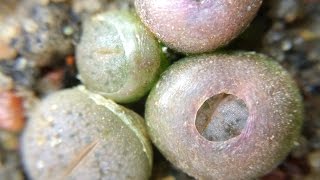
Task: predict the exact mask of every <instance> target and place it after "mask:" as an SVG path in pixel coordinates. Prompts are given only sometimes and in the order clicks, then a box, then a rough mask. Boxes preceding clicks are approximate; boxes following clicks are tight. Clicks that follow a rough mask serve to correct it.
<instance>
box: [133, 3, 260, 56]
mask: <svg viewBox="0 0 320 180" xmlns="http://www.w3.org/2000/svg"><path fill="white" fill-rule="evenodd" d="M261 3H262V0H241V1H239V0H228V1H226V0H175V1H172V0H161V1H159V0H136V1H135V7H136V10H137V13H138V14H139V16H140V18H141V19H142V21H143V22H144V23H145V24H146V26H147V27H149V28H150V30H151V31H152V32H153V33H154V34H155V35H156V36H157V38H159V39H160V40H161V41H163V42H164V43H165V44H166V45H168V46H169V47H171V48H173V49H175V50H177V51H180V52H185V53H202V52H208V51H212V50H214V49H216V48H218V47H221V46H223V45H226V44H227V43H228V42H230V41H231V40H232V39H234V38H235V37H236V36H238V35H239V34H240V33H241V32H242V31H243V30H244V29H245V28H246V27H247V26H248V25H249V23H250V22H251V20H252V19H253V18H254V16H255V14H256V13H257V11H258V9H259V7H260V5H261Z"/></svg>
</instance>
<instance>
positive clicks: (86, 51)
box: [76, 11, 166, 103]
mask: <svg viewBox="0 0 320 180" xmlns="http://www.w3.org/2000/svg"><path fill="white" fill-rule="evenodd" d="M76 56H77V67H78V70H79V73H80V79H81V81H82V82H83V83H84V85H85V86H86V87H87V88H88V89H90V90H91V91H94V92H97V93H99V94H102V95H103V96H105V97H108V98H110V99H112V100H114V101H116V102H121V103H127V102H132V101H136V100H138V99H139V98H141V97H142V96H143V95H145V94H146V93H147V92H148V91H149V90H150V88H151V87H152V85H153V84H154V82H155V81H156V80H157V79H158V78H159V74H160V73H161V72H162V69H163V67H164V66H166V65H165V64H166V62H165V60H164V59H163V58H162V54H161V48H160V46H159V44H158V42H157V40H156V39H155V38H154V37H153V35H152V33H151V32H149V31H148V30H147V29H146V28H145V27H144V26H143V24H142V23H141V22H140V21H139V20H138V18H137V17H136V16H135V15H134V14H132V13H129V12H128V11H111V12H105V13H101V14H97V15H95V16H93V17H90V18H89V19H87V20H86V21H85V22H84V24H83V34H82V37H81V42H80V44H78V46H77V51H76Z"/></svg>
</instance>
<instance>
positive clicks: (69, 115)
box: [21, 87, 152, 180]
mask: <svg viewBox="0 0 320 180" xmlns="http://www.w3.org/2000/svg"><path fill="white" fill-rule="evenodd" d="M21 142H22V146H21V152H22V157H23V164H24V167H25V169H26V172H27V175H28V177H29V178H31V179H84V180H86V179H88V180H89V179H90V180H91V179H137V180H141V179H148V177H149V176H150V174H151V168H152V147H151V144H150V142H149V140H148V139H147V135H146V132H145V127H144V122H143V119H142V118H141V117H140V116H139V115H137V114H136V113H134V112H133V111H131V110H128V109H126V108H124V107H122V106H120V105H117V104H115V103H114V102H113V101H111V100H108V99H105V98H103V97H102V96H100V95H97V94H94V93H91V92H89V91H87V90H86V89H85V88H84V87H77V88H74V89H67V90H63V91H60V92H56V93H54V94H51V95H49V96H48V97H46V98H45V99H43V100H42V102H41V103H40V104H39V105H38V106H37V108H36V109H35V111H34V112H33V114H32V115H31V117H30V119H29V121H28V124H27V127H26V129H25V131H24V133H23V136H22V141H21Z"/></svg>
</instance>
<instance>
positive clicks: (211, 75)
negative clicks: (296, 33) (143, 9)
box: [145, 53, 302, 180]
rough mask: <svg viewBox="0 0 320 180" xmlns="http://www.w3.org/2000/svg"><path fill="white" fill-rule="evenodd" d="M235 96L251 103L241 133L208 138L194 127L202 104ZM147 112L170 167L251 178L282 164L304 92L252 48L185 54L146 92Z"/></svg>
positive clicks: (196, 173)
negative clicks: (301, 95) (217, 97)
mask: <svg viewBox="0 0 320 180" xmlns="http://www.w3.org/2000/svg"><path fill="white" fill-rule="evenodd" d="M221 93H225V94H232V95H234V96H236V97H238V98H240V99H242V100H243V101H244V102H245V104H246V106H247V107H248V112H249V116H248V119H247V124H246V126H245V127H244V129H243V130H242V132H241V134H240V135H238V136H235V137H234V138H231V139H228V140H225V141H208V140H207V139H206V138H204V137H203V136H201V135H200V134H199V132H198V130H197V129H196V126H195V119H196V115H197V112H198V110H199V108H200V107H201V106H202V104H203V103H204V102H205V101H206V100H207V99H209V98H210V97H213V96H214V95H217V94H221ZM145 118H146V121H147V126H148V131H149V134H150V136H151V139H152V140H153V142H154V144H155V145H156V146H157V147H158V148H159V149H160V151H161V152H162V153H163V154H164V156H165V157H166V158H167V159H168V160H169V161H171V162H172V163H173V164H174V165H176V166H177V167H179V168H181V169H182V170H183V171H185V172H186V173H188V174H189V175H191V176H194V177H196V178H199V179H237V180H238V179H249V178H255V177H258V176H261V175H263V174H265V173H267V172H268V171H270V170H271V169H272V168H274V167H276V165H277V164H278V163H280V162H281V161H282V160H283V159H284V158H285V156H286V155H287V153H288V152H289V151H290V149H291V148H292V146H293V143H294V142H295V140H296V139H297V136H298V135H299V133H300V127H301V124H302V103H301V97H300V95H299V92H298V90H297V87H296V85H295V83H294V82H293V80H292V79H291V78H290V76H289V75H288V73H287V72H285V71H284V70H283V69H282V68H281V67H280V66H279V65H278V64H276V63H275V62H272V60H270V59H268V58H267V57H265V56H263V55H259V54H255V53H230V54H224V55H222V54H211V55H201V56H195V57H189V58H185V59H182V60H181V61H179V62H177V63H176V64H174V65H173V66H171V67H170V68H169V69H168V70H167V71H166V72H165V73H164V74H163V76H162V77H161V79H160V80H159V82H158V83H157V85H156V86H155V87H154V89H153V90H152V91H151V93H150V95H149V98H148V100H147V104H146V114H145Z"/></svg>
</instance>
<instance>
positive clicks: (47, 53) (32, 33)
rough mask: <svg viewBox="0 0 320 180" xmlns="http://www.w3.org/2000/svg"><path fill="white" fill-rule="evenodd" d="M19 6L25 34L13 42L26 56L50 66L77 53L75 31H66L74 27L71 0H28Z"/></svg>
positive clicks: (37, 62) (19, 15)
mask: <svg viewBox="0 0 320 180" xmlns="http://www.w3.org/2000/svg"><path fill="white" fill-rule="evenodd" d="M17 9H18V10H17V14H18V18H19V21H20V25H21V36H19V37H18V38H17V39H16V40H15V41H14V42H12V44H13V46H14V47H15V48H16V49H17V50H18V52H19V53H20V54H21V55H22V56H24V57H26V58H28V59H30V60H33V61H35V62H36V64H37V65H39V66H47V65H52V64H55V63H57V61H58V60H62V59H63V58H64V56H66V55H69V54H72V53H73V44H72V40H73V39H72V34H65V33H64V29H65V28H69V29H72V30H70V31H73V30H74V29H73V28H74V27H72V26H74V24H73V23H71V21H72V20H71V16H70V14H69V13H70V7H69V6H68V5H67V4H64V3H50V4H48V5H41V4H40V3H39V2H36V1H34V0H26V1H22V2H21V3H20V4H19V6H18V8H17Z"/></svg>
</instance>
